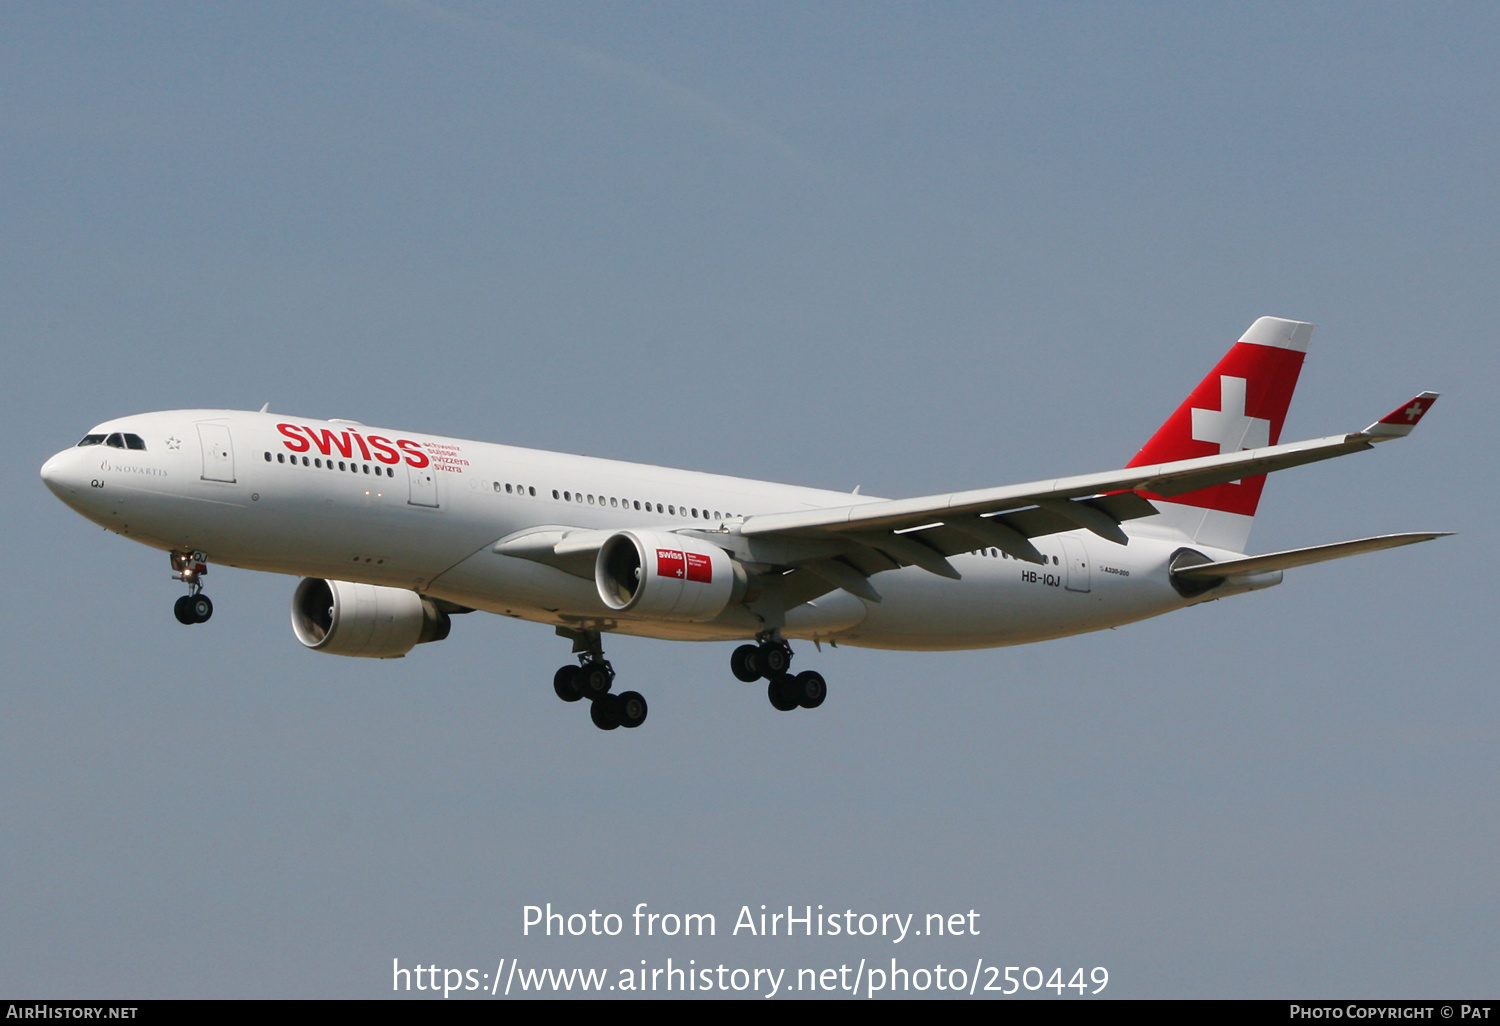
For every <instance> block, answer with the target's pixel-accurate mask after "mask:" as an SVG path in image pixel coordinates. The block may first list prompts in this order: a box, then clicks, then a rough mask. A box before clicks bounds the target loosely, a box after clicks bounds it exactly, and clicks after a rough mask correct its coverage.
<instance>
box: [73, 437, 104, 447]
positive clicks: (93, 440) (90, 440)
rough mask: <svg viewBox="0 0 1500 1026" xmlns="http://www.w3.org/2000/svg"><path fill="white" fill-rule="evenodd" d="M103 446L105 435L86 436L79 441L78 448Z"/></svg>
mask: <svg viewBox="0 0 1500 1026" xmlns="http://www.w3.org/2000/svg"><path fill="white" fill-rule="evenodd" d="M103 444H104V436H103V435H84V436H83V438H82V439H81V440H80V441H79V443H78V447H79V448H82V447H83V446H85V445H103Z"/></svg>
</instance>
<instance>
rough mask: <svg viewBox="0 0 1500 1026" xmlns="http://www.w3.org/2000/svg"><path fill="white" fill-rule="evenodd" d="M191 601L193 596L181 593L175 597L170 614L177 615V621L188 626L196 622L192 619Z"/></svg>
mask: <svg viewBox="0 0 1500 1026" xmlns="http://www.w3.org/2000/svg"><path fill="white" fill-rule="evenodd" d="M192 602H193V596H191V595H183V596H181V597H179V598H178V599H177V602H176V603H175V604H174V605H173V606H172V615H173V616H175V617H177V622H178V623H181V624H188V625H189V626H191V625H192V624H195V623H197V622H198V621H197V620H195V619H193V607H192Z"/></svg>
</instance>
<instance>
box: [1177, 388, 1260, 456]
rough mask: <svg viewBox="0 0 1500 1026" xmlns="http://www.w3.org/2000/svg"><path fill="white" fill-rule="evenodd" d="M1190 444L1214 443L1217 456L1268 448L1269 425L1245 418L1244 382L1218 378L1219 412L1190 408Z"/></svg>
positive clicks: (1252, 418) (1258, 419) (1257, 418)
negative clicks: (1191, 413)
mask: <svg viewBox="0 0 1500 1026" xmlns="http://www.w3.org/2000/svg"><path fill="white" fill-rule="evenodd" d="M1193 441H1195V442H1213V443H1214V444H1216V445H1217V446H1218V447H1219V454H1220V455H1223V454H1224V453H1226V452H1239V451H1240V450H1241V449H1259V448H1261V447H1262V446H1266V445H1270V444H1271V422H1270V421H1269V420H1265V419H1263V418H1261V417H1247V416H1245V379H1244V378H1232V377H1230V376H1229V375H1228V374H1220V375H1219V409H1217V410H1200V409H1198V408H1197V407H1196V406H1195V407H1194V408H1193Z"/></svg>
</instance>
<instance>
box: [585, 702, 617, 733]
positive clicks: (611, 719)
mask: <svg viewBox="0 0 1500 1026" xmlns="http://www.w3.org/2000/svg"><path fill="white" fill-rule="evenodd" d="M619 704H620V702H619V700H618V699H617V698H615V696H614V695H600V696H599V697H598V698H596V699H594V701H593V702H591V703H590V704H589V719H591V720H593V721H594V726H596V727H598V728H599V729H600V730H614V729H615V728H616V727H618V726H619V725H620V710H619Z"/></svg>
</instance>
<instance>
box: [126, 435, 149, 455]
mask: <svg viewBox="0 0 1500 1026" xmlns="http://www.w3.org/2000/svg"><path fill="white" fill-rule="evenodd" d="M125 448H127V449H139V450H140V451H141V452H145V451H146V440H145V439H144V438H142V437H141V436H140V435H126V436H125Z"/></svg>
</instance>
